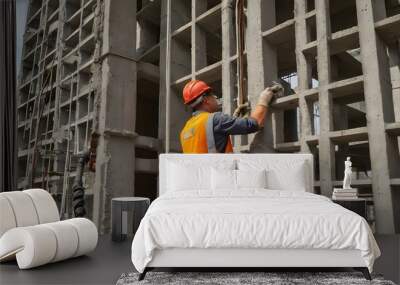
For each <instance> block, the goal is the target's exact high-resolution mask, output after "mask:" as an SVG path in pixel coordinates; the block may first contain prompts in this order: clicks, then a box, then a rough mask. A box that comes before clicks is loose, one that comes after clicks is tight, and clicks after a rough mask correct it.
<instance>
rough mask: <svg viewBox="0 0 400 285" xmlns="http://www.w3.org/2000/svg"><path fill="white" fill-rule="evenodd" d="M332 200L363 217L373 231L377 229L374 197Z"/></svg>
mask: <svg viewBox="0 0 400 285" xmlns="http://www.w3.org/2000/svg"><path fill="white" fill-rule="evenodd" d="M332 201H333V202H334V203H337V204H339V205H341V206H342V207H344V208H346V209H348V210H350V211H352V212H354V213H356V214H358V215H360V216H361V217H363V218H364V219H365V220H366V221H367V222H368V224H369V225H370V227H371V229H372V231H373V232H374V231H375V213H374V204H373V201H372V199H364V198H357V199H347V200H346V199H340V200H336V199H332Z"/></svg>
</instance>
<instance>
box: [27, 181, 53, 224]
mask: <svg viewBox="0 0 400 285" xmlns="http://www.w3.org/2000/svg"><path fill="white" fill-rule="evenodd" d="M22 192H23V193H25V194H27V195H29V196H30V198H31V199H32V201H33V204H34V206H35V208H36V212H37V215H38V218H39V224H45V223H51V222H56V221H59V220H60V217H59V214H58V209H57V205H56V202H55V201H54V199H53V197H51V195H50V193H49V192H47V191H45V190H43V189H29V190H24V191H22Z"/></svg>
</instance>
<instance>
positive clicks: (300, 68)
mask: <svg viewBox="0 0 400 285" xmlns="http://www.w3.org/2000/svg"><path fill="white" fill-rule="evenodd" d="M306 10H307V1H306V0H298V1H295V2H294V16H295V37H296V66H297V76H298V77H297V80H298V86H297V89H298V93H299V109H300V134H299V141H300V148H301V149H300V150H301V152H310V147H309V146H308V144H307V141H306V138H307V136H310V135H312V123H313V121H312V119H313V117H312V114H313V104H312V103H310V102H307V101H306V99H305V98H304V95H303V94H304V93H302V92H303V91H305V90H307V89H309V88H310V82H311V66H310V64H309V63H308V61H307V59H306V57H305V55H304V54H303V52H302V50H303V48H304V46H305V45H306V44H307V39H308V37H307V34H308V33H307V25H306V18H305V14H306Z"/></svg>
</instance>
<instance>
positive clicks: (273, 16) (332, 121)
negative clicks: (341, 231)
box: [18, 0, 400, 233]
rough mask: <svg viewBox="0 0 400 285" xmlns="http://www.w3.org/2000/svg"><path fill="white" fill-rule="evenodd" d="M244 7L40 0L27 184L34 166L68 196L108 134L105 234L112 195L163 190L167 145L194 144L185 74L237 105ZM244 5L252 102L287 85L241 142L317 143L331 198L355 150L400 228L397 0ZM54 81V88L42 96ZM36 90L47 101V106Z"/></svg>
mask: <svg viewBox="0 0 400 285" xmlns="http://www.w3.org/2000/svg"><path fill="white" fill-rule="evenodd" d="M235 4H236V1H234V0H170V1H161V0H152V1H150V0H137V1H128V0H126V1H122V0H121V1H113V3H112V5H111V1H110V0H96V1H95V0H68V1H66V0H60V1H59V0H47V1H37V0H34V1H32V2H31V4H30V8H29V16H28V21H27V29H26V34H25V37H24V51H23V59H22V68H21V76H20V84H19V91H20V92H19V101H18V102H19V107H18V119H19V125H18V126H19V127H18V134H19V136H18V137H19V155H18V158H19V160H18V165H19V176H20V184H19V186H20V187H21V188H24V187H27V186H28V184H27V181H28V180H29V177H30V176H29V175H32V176H31V177H32V179H33V186H34V187H36V186H38V187H39V186H41V185H44V186H45V187H46V188H47V189H49V191H51V192H52V193H53V194H54V195H58V197H59V199H58V200H59V202H60V203H61V197H62V193H64V197H65V199H67V200H66V201H64V204H66V205H68V204H69V203H70V202H69V201H68V199H70V196H69V195H70V194H67V193H70V190H69V188H70V185H71V179H72V178H73V176H74V175H75V169H74V167H73V166H74V165H75V163H74V162H73V161H71V159H72V160H73V159H74V158H75V157H76V156H77V155H79V154H81V153H82V152H84V151H85V150H87V149H88V147H89V141H90V138H91V136H92V134H96V136H98V144H97V157H96V173H95V175H94V176H93V177H91V178H90V177H89V178H88V179H87V182H86V184H87V188H88V191H87V194H88V195H87V200H88V205H90V207H89V216H91V217H93V220H94V221H95V222H96V223H97V224H98V225H99V226H100V228H101V231H102V232H107V231H108V230H109V227H110V225H109V224H110V223H109V221H110V220H109V219H110V209H109V208H110V200H111V198H112V197H116V196H132V195H136V196H146V197H150V198H151V199H154V198H155V197H156V196H157V172H158V161H157V157H158V154H159V153H160V152H164V151H170V152H180V151H181V148H180V142H179V135H178V134H179V132H180V130H181V128H182V127H183V124H184V123H185V121H186V120H187V119H188V118H189V117H190V116H191V110H190V108H188V107H185V106H184V105H183V104H182V100H181V90H182V88H183V86H184V84H185V83H186V82H187V81H188V80H191V79H195V78H196V79H201V80H205V81H206V82H208V83H209V84H210V85H211V86H212V88H213V89H214V92H215V93H216V94H218V96H219V97H220V98H221V100H222V102H223V104H222V105H223V111H224V112H225V113H228V114H232V113H233V110H234V109H235V107H236V105H237V102H236V98H238V94H237V93H238V86H237V69H238V58H237V55H236V30H235V23H236V18H235ZM244 6H245V7H244V19H243V21H244V22H245V23H246V30H245V31H244V36H245V47H244V56H243V69H244V72H243V82H245V86H243V88H244V90H246V91H247V92H246V93H247V94H248V96H247V97H248V100H249V102H250V105H254V104H255V103H256V100H257V97H258V94H259V93H260V92H261V91H262V90H263V89H264V88H265V86H268V85H271V83H272V82H273V81H277V82H280V83H282V84H283V85H284V87H285V96H284V97H282V98H278V99H277V100H276V101H275V102H274V104H273V106H272V108H271V110H270V112H269V115H268V118H267V122H266V125H265V128H264V130H263V131H261V132H259V133H257V134H251V135H246V136H244V135H243V136H235V137H234V140H233V142H234V150H235V151H236V152H284V153H296V152H307V153H312V154H313V155H314V159H315V163H314V166H315V169H314V172H315V179H316V181H315V182H314V186H315V192H316V193H320V194H322V195H325V196H331V193H332V190H333V187H337V186H340V185H341V183H342V179H343V170H344V169H343V167H344V165H343V161H344V160H345V157H346V156H351V157H352V161H353V169H354V175H355V177H353V185H354V186H355V187H358V188H359V189H360V191H361V192H362V193H364V194H371V195H373V196H372V197H371V198H370V200H371V201H370V204H371V205H374V208H375V219H372V220H371V223H372V224H374V223H375V222H376V230H377V232H380V233H393V232H399V231H400V157H399V155H400V154H399V135H400V88H399V86H400V68H399V62H400V56H399V54H400V52H399V39H400V4H399V3H398V1H390V0H386V1H372V0H350V1H334V0H321V1H315V0H296V1H294V0H279V1H278V0H251V1H249V0H248V1H244ZM45 23H47V24H45ZM45 30H47V33H48V36H47V38H48V39H51V38H53V39H55V40H54V41H52V40H47V41H48V42H53V43H54V47H53V48H49V49H48V51H46V52H45V53H46V54H44V53H43V52H41V50H42V42H43V39H44V38H43V36H44V33H45ZM169 47H170V48H169ZM53 60H54V62H53ZM43 61H45V62H46V65H45V66H47V65H49V68H50V67H53V68H54V71H56V72H55V73H56V76H55V78H54V84H51V85H48V84H45V86H46V87H45V88H44V93H43V95H39V94H40V86H43V84H42V83H40V81H41V80H42V79H41V78H42V77H43V75H44V73H45V72H49V71H50V70H51V69H48V70H47V69H46V68H45V67H44V66H43V65H41V64H42V62H43ZM45 70H47V71H45ZM46 92H47V93H48V94H49V95H48V97H43V98H49V99H46V100H43V98H42V99H40V96H44V94H47V93H46ZM38 96H39V97H38ZM46 96H47V95H46ZM37 100H39V101H40V102H42V103H44V104H45V107H44V108H43V114H42V115H41V116H39V115H38V112H37V110H38V109H37V108H38V107H37V106H35V101H37ZM38 105H40V104H38ZM38 116H39V117H41V119H36V118H37V117H38ZM32 121H33V122H34V123H33V126H36V125H39V127H38V128H36V127H32V125H31V123H30V122H32ZM37 123H39V124H37ZM41 124H42V126H41ZM36 130H38V138H39V139H37V140H38V141H37V142H36V141H35V136H36V135H34V133H35V131H36ZM39 142H40V143H39ZM35 144H36V145H37V148H38V152H37V158H36V161H37V162H36V164H37V166H36V167H34V168H35V169H33V170H31V168H30V167H29V165H31V161H32V157H33V155H34V154H33V153H35V151H33V150H34V145H35ZM67 214H68V215H70V212H68V211H67Z"/></svg>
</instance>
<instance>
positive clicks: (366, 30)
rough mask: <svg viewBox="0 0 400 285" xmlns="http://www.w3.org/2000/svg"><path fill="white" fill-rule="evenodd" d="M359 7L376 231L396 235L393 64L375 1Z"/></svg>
mask: <svg viewBox="0 0 400 285" xmlns="http://www.w3.org/2000/svg"><path fill="white" fill-rule="evenodd" d="M374 2H376V1H374ZM356 3H357V18H358V28H359V38H360V46H361V59H362V69H363V73H364V97H365V105H366V116H367V128H368V138H369V149H370V159H371V170H372V190H373V194H374V204H375V212H376V214H375V216H376V227H377V232H378V233H386V234H392V233H394V232H395V228H396V227H395V219H394V211H393V201H392V192H391V185H390V175H391V174H392V175H395V173H394V170H397V169H398V166H395V165H396V163H397V164H398V160H397V159H398V146H397V142H396V143H394V142H395V140H391V139H390V138H388V135H387V134H386V132H385V122H391V121H393V120H394V109H393V100H392V99H393V98H392V96H391V88H392V86H391V82H390V80H388V78H390V74H389V63H388V57H387V53H386V46H385V44H384V43H383V41H382V40H381V39H380V38H379V36H377V35H376V32H375V27H374V11H373V8H374V7H373V3H372V1H371V0H357V1H356ZM396 160H397V161H396ZM391 170H392V173H390V171H391ZM396 174H398V173H396ZM398 222H399V221H397V223H398ZM399 230H400V229H399V228H397V231H399Z"/></svg>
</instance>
